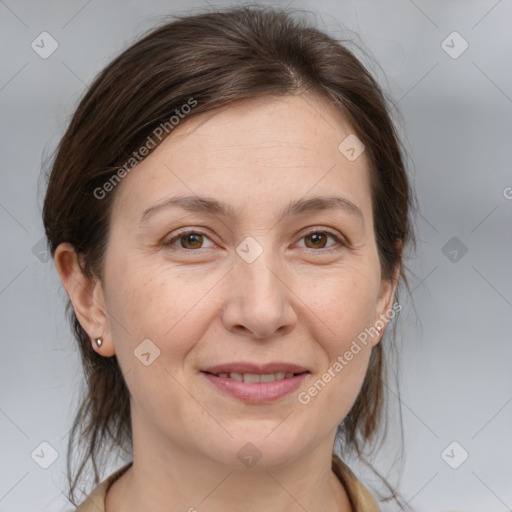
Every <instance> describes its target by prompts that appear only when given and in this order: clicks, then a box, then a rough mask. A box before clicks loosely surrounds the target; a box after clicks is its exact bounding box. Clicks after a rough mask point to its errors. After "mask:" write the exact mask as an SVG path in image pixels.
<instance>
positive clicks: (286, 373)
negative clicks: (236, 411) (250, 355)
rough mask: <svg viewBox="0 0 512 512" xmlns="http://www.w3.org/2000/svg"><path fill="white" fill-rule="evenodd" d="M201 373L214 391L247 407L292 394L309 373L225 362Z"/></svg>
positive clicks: (292, 366)
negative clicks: (246, 404)
mask: <svg viewBox="0 0 512 512" xmlns="http://www.w3.org/2000/svg"><path fill="white" fill-rule="evenodd" d="M201 373H202V374H203V375H204V376H205V377H206V378H207V380H208V381H209V382H210V383H211V384H213V385H214V386H215V387H216V388H217V389H218V390H220V391H221V392H223V393H226V394H229V395H231V396H233V397H235V398H237V399H239V400H242V401H244V402H246V403H251V404H263V403H268V402H273V401H276V400H279V399H281V398H284V397H285V396H286V395H289V394H290V393H292V392H294V391H296V390H297V389H298V387H299V386H300V385H301V384H302V383H303V382H304V379H305V378H306V376H307V375H308V374H309V373H310V371H309V370H307V369H306V368H304V367H303V366H300V365H296V364H291V363H276V362H273V363H267V364H263V365H257V364H254V363H243V362H240V363H228V364H220V365H217V366H209V367H208V368H205V369H204V370H201Z"/></svg>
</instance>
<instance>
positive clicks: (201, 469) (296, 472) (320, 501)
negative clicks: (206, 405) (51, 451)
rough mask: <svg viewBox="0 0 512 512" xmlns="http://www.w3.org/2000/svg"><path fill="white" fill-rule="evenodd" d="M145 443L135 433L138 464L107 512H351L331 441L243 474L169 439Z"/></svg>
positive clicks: (114, 491)
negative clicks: (335, 467)
mask: <svg viewBox="0 0 512 512" xmlns="http://www.w3.org/2000/svg"><path fill="white" fill-rule="evenodd" d="M137 441H144V442H140V443H137ZM146 441H148V440H147V439H146V440H142V439H140V437H139V438H137V436H135V430H134V444H133V446H134V451H133V465H132V467H130V468H129V469H128V470H127V471H126V472H125V473H124V474H123V475H122V476H121V477H120V478H119V479H118V480H117V481H116V482H114V484H113V485H112V486H111V488H110V489H109V491H108V493H107V496H106V499H105V512H121V511H122V512H140V510H151V511H152V512H169V510H170V509H173V510H184V511H187V512H202V511H205V510H222V511H223V512H234V511H239V510H241V509H243V510H244V511H245V512H256V511H258V512H259V511H261V510H272V511H273V512H281V511H282V512H304V510H307V511H311V512H313V511H323V512H352V507H351V505H350V501H349V498H348V495H347V493H346V490H345V489H344V487H343V485H342V484H341V482H340V481H339V480H338V478H337V477H336V475H335V474H334V473H333V471H332V469H331V453H332V443H331V442H326V443H324V444H323V445H319V446H317V447H316V448H315V449H314V450H312V451H310V452H304V453H302V454H301V455H299V456H298V457H295V458H294V459H293V461H289V460H288V461H286V462H285V463H281V464H274V465H268V464H264V458H262V459H261V460H260V461H259V462H258V463H257V464H256V465H254V466H252V467H250V468H245V467H244V468H242V469H241V468H240V467H234V466H229V465H224V464H221V463H219V462H218V461H214V460H212V459H211V458H208V457H207V456H203V455H201V454H200V453H191V452H190V451H187V450H186V449H183V448H180V447H177V446H176V445H171V446H169V442H168V440H167V444H166V445H165V446H166V449H165V450H163V449H162V446H163V445H162V443H161V441H160V440H158V439H155V438H154V437H153V440H152V441H153V442H151V443H150V442H146ZM329 441H331V439H329ZM332 441H333V440H332ZM141 447H142V448H141ZM152 447H153V448H154V449H152Z"/></svg>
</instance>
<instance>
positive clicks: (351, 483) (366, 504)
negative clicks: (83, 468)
mask: <svg viewBox="0 0 512 512" xmlns="http://www.w3.org/2000/svg"><path fill="white" fill-rule="evenodd" d="M336 459H337V457H336ZM131 465H132V462H130V463H129V464H127V465H126V466H123V467H122V468H120V469H118V470H117V471H116V472H114V473H112V474H111V475H110V476H109V477H108V478H107V479H105V480H104V481H103V482H101V483H100V484H99V485H98V486H97V487H96V488H95V489H94V490H93V491H92V492H91V494H89V496H88V497H87V498H86V499H85V501H84V502H83V503H82V504H81V505H80V506H79V507H78V508H77V509H76V511H75V512H105V496H106V495H107V491H108V489H109V488H110V486H111V485H112V484H113V483H114V482H115V481H116V480H117V479H118V478H119V477H121V476H122V475H123V474H124V473H125V472H126V471H127V470H128V469H129V468H130V467H131ZM333 470H334V472H335V474H336V476H337V477H338V478H339V479H340V481H341V483H342V484H343V487H344V488H345V490H346V492H347V494H348V497H349V499H350V501H351V503H352V507H353V508H354V512H380V509H379V506H378V505H377V502H376V501H375V499H374V498H373V496H372V495H371V494H370V493H369V492H368V490H367V489H366V487H364V485H363V484H362V483H361V482H360V481H359V480H358V479H357V478H356V476H355V475H354V473H353V472H352V471H351V470H350V468H349V467H348V466H347V465H346V464H344V463H343V462H342V461H340V460H339V459H337V461H334V458H333Z"/></svg>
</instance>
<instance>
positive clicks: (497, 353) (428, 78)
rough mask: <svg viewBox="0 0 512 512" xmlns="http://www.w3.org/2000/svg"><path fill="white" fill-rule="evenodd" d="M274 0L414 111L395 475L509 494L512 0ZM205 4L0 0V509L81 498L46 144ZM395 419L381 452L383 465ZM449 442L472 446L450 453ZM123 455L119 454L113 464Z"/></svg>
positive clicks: (429, 506) (447, 489) (434, 505)
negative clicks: (154, 32)
mask: <svg viewBox="0 0 512 512" xmlns="http://www.w3.org/2000/svg"><path fill="white" fill-rule="evenodd" d="M215 5H218V6H221V5H226V3H217V4H215ZM274 5H283V6H284V5H290V6H292V7H300V8H304V9H307V10H311V11H314V12H315V13H316V20H317V24H318V26H319V27H320V28H322V29H325V30H328V31H330V32H331V33H332V34H333V35H336V36H341V35H342V34H341V30H342V29H343V30H344V31H345V32H344V36H348V37H356V42H357V44H360V45H363V47H364V48H365V49H366V50H367V51H368V52H369V53H370V55H371V56H372V57H373V59H375V61H376V62H377V63H378V65H374V66H373V67H372V69H373V70H374V72H375V73H376V74H377V77H378V79H379V81H380V82H381V83H382V84H383V86H384V88H385V89H386V91H388V93H389V94H390V95H391V96H392V97H393V98H394V100H395V101H396V102H397V103H398V107H399V109H400V111H401V113H402V115H403V120H402V122H401V125H400V126H401V128H400V130H401V133H402V135H403V137H404V140H405V144H406V147H407V149H408V151H409V153H410V157H411V160H412V162H413V164H414V165H412V166H411V169H410V173H411V179H412V180H413V184H414V186H415V188H416V191H417V194H418V199H419V205H420V214H419V215H418V217H417V230H418V237H419V243H418V251H417V254H416V255H415V257H414V258H413V259H412V260H411V261H410V262H409V264H408V266H409V268H410V269H411V271H412V273H413V274H412V276H411V288H412V289H413V293H412V297H409V296H408V295H407V294H402V296H401V300H402V303H403V305H404V310H403V315H402V320H401V323H400V324H399V327H401V328H402V331H401V332H402V334H401V336H400V340H399V341H400V352H401V368H402V373H401V378H400V385H401V400H402V410H403V421H404V427H405V431H404V434H405V463H404V470H403V476H402V480H401V482H400V486H399V489H400V491H401V492H402V494H403V496H404V498H405V499H406V500H407V501H409V503H410V505H411V506H413V507H415V508H416V510H418V511H448V510H458V511H482V510H485V511H488V512H494V511H505V510H510V509H512V485H511V484H512V457H511V455H512V440H511V432H512V429H511V426H512V385H511V383H512V375H511V373H512V372H511V371H510V364H511V362H512V346H511V343H510V333H511V322H510V319H511V318H512V315H511V308H512V286H511V284H512V283H511V281H512V279H511V272H510V268H511V267H510V256H511V255H512V236H511V229H510V226H511V224H510V220H511V210H512V200H510V199H511V197H512V188H510V187H512V175H511V172H510V170H511V153H512V151H511V146H512V116H511V114H512V68H511V66H510V62H511V54H512V51H511V50H512V36H511V33H512V30H511V26H510V20H512V5H511V2H510V1H494V0H493V1H426V0H415V1H414V2H413V1H412V0H400V1H377V0H373V1H369V0H367V1H361V2H344V1H343V2H340V1H339V0H338V1H336V2H335V1H327V0H322V1H318V0H316V1H314V2H313V1H302V2H301V1H295V2H274ZM203 6H206V4H205V3H204V2H187V3H185V2H183V1H176V0H172V1H156V0H147V1H145V2H140V1H139V2H135V1H126V2H120V1H118V2H116V1H103V2H100V1H99V0H93V1H89V2H87V1H82V0H80V1H44V2H43V1H36V0H33V1H15V0H5V1H1V0H0V25H1V28H0V52H1V63H2V66H1V76H0V108H1V123H0V130H1V137H0V145H1V146H0V155H1V173H2V176H1V180H2V181H1V183H2V185H1V189H0V230H1V236H2V243H1V266H0V315H1V331H0V332H1V336H2V352H3V354H2V359H1V361H2V362H1V365H2V371H1V397H0V439H1V442H2V457H1V460H2V463H1V468H0V471H1V473H0V512H7V511H9V512H18V511H20V512H21V511H24V512H26V511H29V510H38V511H40V512H43V511H58V510H64V509H69V507H66V504H67V502H66V500H65V498H64V497H63V495H62V494H61V492H60V489H64V488H65V483H66V480H65V476H64V472H65V456H66V448H67V433H68V430H69V428H70V426H71V421H72V418H73V415H74V412H75V407H76V403H77V398H78V391H79V385H80V375H81V366H80V364H79V358H78V353H77V352H76V349H75V342H74V340H73V338H72V336H71V332H70V329H69V327H68V325H67V323H66V321H65V318H64V312H63V305H64V298H65V294H64V292H63V289H62V288H61V287H60V282H59V281H58V278H57V274H56V272H55V269H54V266H53V264H52V262H51V261H48V260H47V255H45V254H44V253H41V252H40V251H38V247H39V248H40V245H38V244H40V240H41V238H42V236H43V229H42V223H41V220H40V208H41V204H42V197H43V193H44V182H43V181H42V179H41V175H40V169H41V161H42V158H43V157H44V155H47V154H48V153H49V152H50V151H52V150H53V149H54V147H55V144H56V143H57V142H58V140H59V137H60V136H61V135H62V134H63V131H64V129H65V127H66V125H67V123H68V122H69V119H70V115H71V114H72V112H73V109H74V107H75V106H76V102H77V100H78V99H79V97H80V96H81V94H82V93H83V91H84V87H85V86H86V85H88V84H89V83H90V81H91V79H92V78H93V76H94V75H95V74H96V73H97V72H98V71H100V70H101V69H102V68H103V67H104V66H105V65H106V64H107V63H108V62H109V61H110V60H111V59H112V58H113V57H114V56H115V55H117V54H118V53H119V52H120V51H121V50H122V49H124V48H126V46H127V45H128V44H129V43H131V42H132V41H133V40H134V38H135V37H136V36H137V35H138V34H140V33H141V32H142V31H143V30H145V29H147V28H150V27H151V26H152V25H153V24H154V23H156V22H158V16H159V15H161V14H164V13H166V14H173V13H178V12H183V11H184V10H187V11H188V10H189V9H190V8H201V7H203ZM43 31H47V32H49V33H50V34H51V36H52V37H53V38H54V39H55V40H56V41H57V42H58V45H59V46H58V48H57V50H56V51H55V52H54V53H53V54H52V55H51V56H50V57H48V58H47V59H43V58H41V57H40V56H39V55H38V54H37V53H36V52H35V51H34V50H33V49H32V48H31V43H32V41H34V40H36V37H37V36H38V35H39V34H40V33H41V32H43ZM453 31H456V32H458V33H459V34H460V35H461V36H462V38H463V39H464V40H465V41H467V43H468V44H469V47H468V48H467V50H466V51H465V52H464V53H462V54H461V55H460V56H458V57H457V58H453V56H450V55H449V54H448V53H447V52H446V51H445V49H448V50H449V51H451V52H452V54H453V52H458V51H460V49H462V44H463V41H462V40H461V39H457V36H455V39H453V36H452V37H451V39H450V38H448V40H447V42H446V43H444V45H443V44H442V42H443V41H444V40H445V39H446V38H447V36H448V35H449V34H451V33H452V32H453ZM357 35H359V36H357ZM452 40H453V42H452ZM447 44H448V45H450V46H452V47H453V48H451V50H450V49H449V48H446V45H447ZM378 66H380V68H379V67H378ZM452 237H456V239H455V240H452V241H451V242H449V241H450V240H451V239H452ZM447 243H448V245H446V244H447ZM464 247H465V248H467V253H465V254H463V250H462V249H464ZM454 249H455V250H456V251H457V254H455V253H454V252H451V253H450V251H453V250H454ZM461 256H462V257H461ZM414 308H415V309H414ZM391 397H392V400H391V401H393V400H394V401H395V402H396V401H397V398H396V397H394V395H393V394H391ZM391 405H393V404H391ZM395 405H396V404H395ZM397 432H398V431H397V430H396V428H393V429H392V432H391V434H392V438H391V444H390V445H388V448H387V449H386V450H384V451H383V452H382V453H381V454H380V456H379V457H378V458H377V459H376V461H377V462H376V464H377V466H378V467H379V468H381V469H382V470H384V471H385V470H386V469H387V468H389V467H390V464H391V462H392V459H393V455H394V453H393V452H394V448H393V439H395V440H396V439H397ZM453 441H456V442H457V443H458V444H459V445H460V447H459V445H458V446H456V447H455V449H454V451H453V452H452V451H451V448H450V449H448V451H447V452H445V451H444V450H445V448H446V447H447V446H448V445H450V443H452V442H453ZM42 442H47V443H49V444H50V445H51V446H52V447H53V448H54V449H55V450H56V452H57V453H58V458H57V459H56V461H55V462H54V463H53V464H52V465H51V466H50V467H49V468H48V469H46V470H45V469H43V468H42V467H40V465H38V464H37V463H36V462H35V460H39V462H40V463H41V461H42V459H44V457H49V455H48V454H49V453H50V452H49V451H48V449H47V448H44V446H43V452H44V453H45V456H44V457H40V459H37V457H36V456H34V459H33V458H32V456H31V454H33V452H34V450H36V449H37V450H36V453H41V448H40V443H42ZM462 449H464V450H465V451H467V452H468V453H469V457H468V458H467V460H466V461H465V462H464V463H463V464H461V465H460V466H459V467H458V468H457V469H452V467H450V466H449V465H448V464H447V462H446V460H449V461H450V462H451V463H452V464H454V463H457V462H460V460H461V459H460V457H461V453H462V451H461V450H462ZM442 453H445V456H444V458H443V456H442ZM446 454H448V455H449V456H450V457H448V458H447V456H446ZM48 460H49V459H48ZM43 462H44V461H43ZM122 463H123V461H119V460H113V461H112V466H111V469H112V470H114V469H116V468H117V467H119V466H120V465H121V464H122ZM358 471H359V472H358V474H359V475H361V477H363V478H366V476H364V475H365V473H364V470H363V469H361V470H358ZM104 476H106V475H104ZM369 480H370V479H369V477H368V482H369V483H371V482H370V481H369ZM392 480H393V479H392ZM394 482H395V483H396V480H394ZM391 509H393V508H392V507H391Z"/></svg>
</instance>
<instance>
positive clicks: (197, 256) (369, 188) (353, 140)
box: [43, 7, 413, 512]
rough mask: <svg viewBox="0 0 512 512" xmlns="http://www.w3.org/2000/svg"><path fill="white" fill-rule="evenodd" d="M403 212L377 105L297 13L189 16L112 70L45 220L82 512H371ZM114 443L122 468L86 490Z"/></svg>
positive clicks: (367, 79) (381, 105) (386, 123)
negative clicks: (364, 469)
mask: <svg viewBox="0 0 512 512" xmlns="http://www.w3.org/2000/svg"><path fill="white" fill-rule="evenodd" d="M410 203H411V190H410V185H409V182H408V179H407V176H406V172H405V169H404V164H403V159H402V153H401V150H400V144H399V141H398V140H397V136H396V133H395V130H394V128H393V124H392V122H391V120H390V117H389V114H388V112H387V107H386V103H385V100H384V98H383V95H382V93H381V91H380V89H379V87H378V85H377V84H376V82H375V81H374V79H373V78H372V77H371V76H370V74H369V73H368V72H367V71H366V70H365V68H364V67H363V66H362V65H361V64H360V63H359V61H358V60H357V59H356V58H355V57H354V56H353V55H352V54H351V53H350V52H349V51H348V50H347V49H346V48H345V47H344V46H342V45H340V44H339V43H338V42H336V41H335V40H333V39H331V38H330V37H329V36H327V35H325V34H323V33H321V32H320V31H318V30H316V29H314V28H312V27H309V26H308V25H307V24H305V23H304V22H301V21H298V20H296V19H294V17H292V16H291V15H289V14H286V13H284V12H277V11H274V10H271V9H268V8H267V9H260V8H247V7H244V8H237V9H232V10H228V11H224V12H216V13H208V14H202V15H196V16H188V17H182V18H179V19H178V20H177V21H173V22H171V23H168V24H166V25H164V26H162V27H160V28H157V29H155V30H153V31H152V32H150V33H149V34H148V35H146V36H145V37H144V38H143V39H141V40H140V41H139V42H137V43H136V44H134V45H133V46H132V47H130V48H129V49H127V50H126V51H125V52H124V53H122V54H121V55H120V56H119V57H118V58H116V59H115V60H114V61H113V62H112V63H111V64H110V65H109V66H107V68H106V69H105V70H104V71H103V72H102V73H101V74H100V75H99V76H98V77H97V78H96V80H95V81H94V83H93V84H92V85H91V87H90V88H89V90H88V91H87V93H86V95H85V97H84V98H83V99H82V101H81V103H80V105H79V106H78V109H77V110H76V112H75V114H74V116H73V118H72V121H71V123H70V126H69V128H68V130H67V132H66V133H65V135H64V137H63V139H62V141H61V143H60V145H59V147H58V150H57V153H56V156H55V159H54V162H53V167H52V172H51V176H50V179H49V183H48V190H47V195H46V199H45V204H44V211H43V217H44V225H45V229H46V234H47V237H48V240H49V244H50V250H51V253H52V255H53V257H54V261H55V264H56V267H57V271H58V274H59V276H60V278H61V280H62V283H63V285H64V287H65V289H66V291H67V293H68V296H69V299H70V303H69V306H70V309H69V312H70V318H71V321H72V325H73V328H74V333H75V336H76V338H77V341H78V343H79V347H80V350H81V355H82V361H83V366H84V372H85V375H86V378H87V385H88V389H87V394H86V396H85V398H84V401H83V403H82V406H81V408H80V410H79V411H78V414H77V417H76V419H75V423H74V427H73V431H72V436H71V438H70V451H69V453H68V457H69V459H68V469H69V460H70V459H71V452H72V448H73V442H72V441H73V438H74V436H75V435H76V434H77V430H78V428H79V427H82V428H81V431H80V439H81V440H82V441H83V442H85V444H86V454H85V457H84V459H83V460H82V465H81V467H80V468H79V471H78V474H77V476H76V478H75V480H74V481H72V482H71V477H70V484H71V487H70V501H71V502H72V503H73V504H74V505H75V506H76V504H77V503H76V502H75V498H74V495H73V493H74V491H75V487H76V483H77V480H78V477H79V476H80V474H81V473H82V471H83V469H84V465H85V463H86V462H87V461H88V460H90V461H91V462H92V463H93V467H94V470H95V481H94V486H95V488H94V489H93V492H92V493H90V494H89V496H88V497H87V498H86V499H85V500H84V501H83V503H82V504H81V506H79V507H78V511H79V512H88V511H98V510H102V511H106V512H120V511H121V510H122V511H123V512H132V511H140V510H151V511H153V512H158V511H163V510H165V511H166V512H168V511H169V510H189V511H193V510H198V511H203V510H204V511H206V510H221V509H222V510H224V511H230V510H239V509H240V508H241V507H243V508H244V510H272V511H294V510H297V511H298V510H308V511H317V510H318V511H335V510H336V511H343V512H348V511H362V510H364V511H372V510H379V508H378V505H377V503H376V500H375V499H374V498H373V496H372V495H371V493H370V492H369V491H368V490H367V489H366V487H365V486H364V485H363V483H361V482H359V481H358V480H357V478H356V477H355V475H354V474H353V473H352V471H351V470H350V468H349V467H348V465H347V464H346V463H345V462H343V461H342V458H344V454H347V456H348V454H350V453H355V454H356V455H360V456H361V457H362V449H363V447H365V446H366V445H367V444H368V445H369V444H371V442H372V441H373V440H374V439H375V438H376V435H377V433H378V428H379V427H381V426H382V422H381V417H382V404H383V396H384V389H383V387H384V371H385V361H384V357H383V348H382V345H383V341H382V337H383V335H384V331H385V330H386V327H387V326H388V324H389V322H390V320H391V319H392V318H393V317H394V316H395V314H396V311H397V310H399V309H400V306H399V305H398V304H397V303H396V302H395V299H396V297H397V287H398V285H399V283H400V282H404V283H405V284H407V280H406V277H405V274H404V270H403V248H404V247H405V246H406V245H407V244H410V243H411V242H413V232H412V229H411V224H410V220H409V215H410ZM71 306H72V307H71ZM83 425H85V426H83ZM107 433H108V436H107ZM108 437H110V438H111V440H110V443H111V444H113V445H114V446H117V447H119V448H128V451H129V452H130V451H131V452H132V454H133V459H132V462H130V463H129V464H126V465H125V466H123V467H122V468H121V469H120V470H118V471H117V472H116V473H114V474H113V475H110V477H109V478H107V479H106V480H104V481H102V482H101V483H100V482H99V477H98V472H97V467H96V459H97V456H98V453H99V452H100V450H103V449H104V446H103V445H102V442H107V441H108ZM336 440H338V441H339V443H340V447H339V450H340V454H341V458H340V456H338V454H336V453H335V450H334V446H335V441H336ZM107 447H108V445H107ZM69 474H70V475H71V471H70V470H69Z"/></svg>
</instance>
